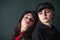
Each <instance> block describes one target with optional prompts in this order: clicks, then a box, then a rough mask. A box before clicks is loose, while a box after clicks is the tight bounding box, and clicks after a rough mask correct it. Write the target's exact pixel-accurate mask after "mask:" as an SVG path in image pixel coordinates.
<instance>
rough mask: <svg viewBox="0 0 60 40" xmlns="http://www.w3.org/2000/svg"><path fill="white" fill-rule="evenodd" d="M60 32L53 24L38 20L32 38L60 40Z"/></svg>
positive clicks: (35, 39)
mask: <svg viewBox="0 0 60 40" xmlns="http://www.w3.org/2000/svg"><path fill="white" fill-rule="evenodd" d="M59 38H60V37H59V33H58V31H57V30H56V28H55V27H54V26H53V25H52V27H51V28H49V27H47V26H46V25H44V24H42V23H40V22H38V23H37V25H36V27H35V30H34V31H33V33H32V40H60V39H59Z"/></svg>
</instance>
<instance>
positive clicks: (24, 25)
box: [21, 13, 34, 32]
mask: <svg viewBox="0 0 60 40" xmlns="http://www.w3.org/2000/svg"><path fill="white" fill-rule="evenodd" d="M33 25H34V18H33V15H32V14H31V13H28V14H26V15H24V17H23V18H22V20H21V32H25V31H26V30H27V29H29V27H31V26H33Z"/></svg>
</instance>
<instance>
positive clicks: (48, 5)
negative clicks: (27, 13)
mask: <svg viewBox="0 0 60 40" xmlns="http://www.w3.org/2000/svg"><path fill="white" fill-rule="evenodd" d="M45 8H48V9H52V10H54V11H55V8H54V6H53V5H52V4H51V3H49V2H44V3H39V4H38V5H37V7H36V12H40V11H42V10H43V9H45Z"/></svg>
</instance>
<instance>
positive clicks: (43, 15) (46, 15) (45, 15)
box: [38, 8, 54, 23]
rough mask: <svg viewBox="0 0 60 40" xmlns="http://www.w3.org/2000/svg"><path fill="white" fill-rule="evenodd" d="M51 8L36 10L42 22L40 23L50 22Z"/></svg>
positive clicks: (51, 17)
mask: <svg viewBox="0 0 60 40" xmlns="http://www.w3.org/2000/svg"><path fill="white" fill-rule="evenodd" d="M53 14H54V12H53V10H52V9H48V8H46V9H44V10H42V11H41V12H38V17H39V20H40V21H41V22H42V23H48V22H51V21H52V19H53V17H54V16H53Z"/></svg>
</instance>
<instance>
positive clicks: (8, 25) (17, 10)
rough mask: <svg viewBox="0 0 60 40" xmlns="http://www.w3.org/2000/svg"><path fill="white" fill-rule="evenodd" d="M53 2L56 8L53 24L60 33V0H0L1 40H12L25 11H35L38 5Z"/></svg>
mask: <svg viewBox="0 0 60 40" xmlns="http://www.w3.org/2000/svg"><path fill="white" fill-rule="evenodd" d="M46 1H47V2H51V3H52V4H53V5H54V6H55V9H56V11H55V14H56V15H55V19H54V21H53V24H54V25H55V26H56V28H57V30H58V31H60V1H59V0H0V40H11V38H12V33H13V31H14V29H15V27H16V25H17V23H18V20H19V19H20V17H21V15H22V14H23V12H24V11H25V10H34V9H35V8H36V6H37V4H38V3H41V2H46Z"/></svg>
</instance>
